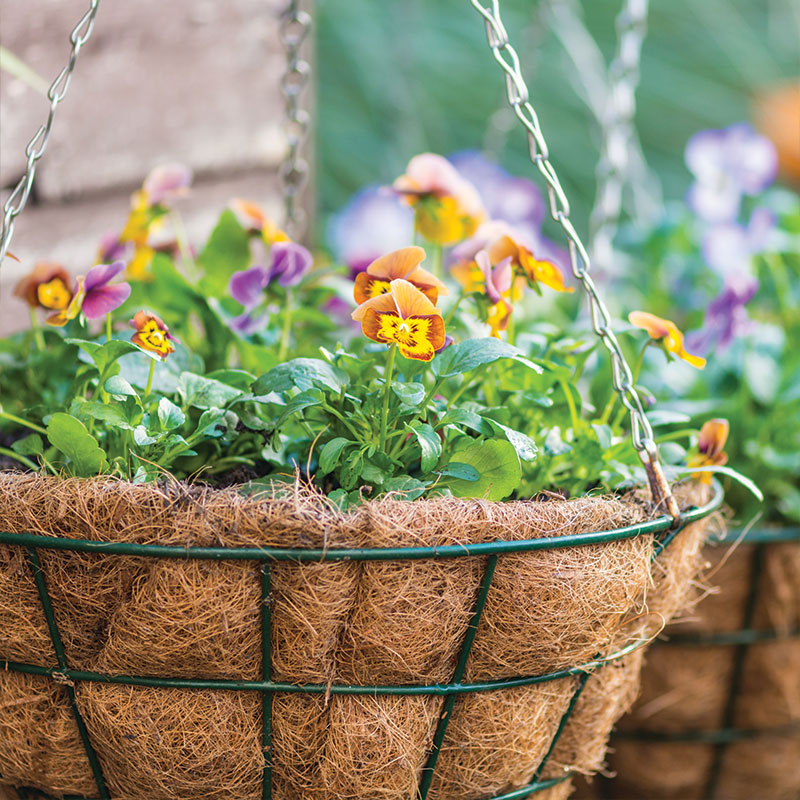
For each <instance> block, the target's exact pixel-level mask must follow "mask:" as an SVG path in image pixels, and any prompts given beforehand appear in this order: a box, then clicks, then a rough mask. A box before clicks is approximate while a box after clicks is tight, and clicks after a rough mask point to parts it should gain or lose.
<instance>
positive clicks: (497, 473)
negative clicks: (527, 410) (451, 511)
mask: <svg viewBox="0 0 800 800" xmlns="http://www.w3.org/2000/svg"><path fill="white" fill-rule="evenodd" d="M445 352H446V351H445ZM453 463H458V464H466V465H468V466H470V467H472V468H473V469H475V471H476V472H477V473H478V474H479V475H480V478H479V479H478V480H476V481H471V480H463V479H454V480H451V481H448V483H447V486H448V488H449V489H450V490H451V491H452V492H453V494H454V495H455V496H456V497H484V498H486V499H487V500H503V499H504V498H506V497H508V495H510V494H511V492H513V491H514V489H516V488H517V486H519V482H520V480H521V479H522V470H521V469H520V465H519V457H518V456H517V451H516V450H515V449H514V447H513V445H512V444H511V443H510V442H508V441H506V440H505V439H483V440H479V439H465V440H464V441H463V442H461V443H459V444H458V445H457V446H456V447H455V448H454V450H453V453H452V455H451V456H450V461H449V464H448V466H449V465H450V464H453Z"/></svg>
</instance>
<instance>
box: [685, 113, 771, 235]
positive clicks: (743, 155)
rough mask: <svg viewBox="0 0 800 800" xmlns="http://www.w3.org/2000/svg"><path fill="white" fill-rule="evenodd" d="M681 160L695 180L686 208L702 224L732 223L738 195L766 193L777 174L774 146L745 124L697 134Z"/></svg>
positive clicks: (738, 203) (738, 202)
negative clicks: (703, 221)
mask: <svg viewBox="0 0 800 800" xmlns="http://www.w3.org/2000/svg"><path fill="white" fill-rule="evenodd" d="M685 158H686V166H687V167H688V168H689V171H690V172H691V173H692V174H693V175H694V177H695V182H694V183H693V184H692V186H691V188H690V189H689V196H688V202H689V206H690V207H691V208H692V210H693V211H694V212H695V213H696V214H697V216H698V217H700V218H701V219H703V220H705V221H706V222H728V221H730V220H733V219H735V218H736V216H737V215H738V213H739V206H740V203H741V199H742V195H756V194H758V193H759V192H761V191H763V190H764V189H766V187H767V186H769V184H770V183H772V181H773V180H774V179H775V175H776V173H777V170H778V156H777V153H776V151H775V146H774V145H773V144H772V142H771V141H770V140H769V139H767V138H766V136H762V135H761V134H759V133H756V131H755V130H753V128H752V126H751V125H749V124H748V123H746V122H742V123H738V124H736V125H731V126H730V127H728V128H722V129H719V130H705V131H699V132H698V133H696V134H695V135H694V136H692V138H691V139H689V142H688V143H687V145H686V153H685Z"/></svg>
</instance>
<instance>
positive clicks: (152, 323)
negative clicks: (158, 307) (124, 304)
mask: <svg viewBox="0 0 800 800" xmlns="http://www.w3.org/2000/svg"><path fill="white" fill-rule="evenodd" d="M129 324H130V326H131V327H132V328H135V329H136V333H134V334H133V336H131V341H132V342H133V343H134V344H137V345H139V347H141V348H142V349H143V350H148V351H150V352H151V353H155V354H156V355H157V356H158V357H159V358H161V359H162V360H163V359H165V358H166V357H167V356H168V355H169V354H170V353H173V352H175V345H174V344H173V342H178V339H176V338H175V337H174V336H172V335H170V332H169V328H168V327H167V326H166V325H165V324H164V322H163V320H162V319H161V318H160V317H157V316H156V315H155V314H153V313H152V312H150V311H138V312H137V313H136V314H135V315H134V317H133V319H132V320H130V323H129Z"/></svg>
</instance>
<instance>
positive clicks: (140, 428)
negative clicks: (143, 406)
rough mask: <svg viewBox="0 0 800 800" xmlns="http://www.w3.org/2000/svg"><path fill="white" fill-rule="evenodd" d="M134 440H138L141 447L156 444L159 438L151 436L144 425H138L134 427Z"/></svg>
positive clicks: (137, 442)
mask: <svg viewBox="0 0 800 800" xmlns="http://www.w3.org/2000/svg"><path fill="white" fill-rule="evenodd" d="M133 441H134V442H136V444H137V445H139V447H147V446H148V445H151V444H155V443H156V442H157V441H158V439H157V438H156V437H155V436H151V435H150V434H149V433H148V432H147V428H145V426H144V425H137V426H136V427H135V428H134V429H133Z"/></svg>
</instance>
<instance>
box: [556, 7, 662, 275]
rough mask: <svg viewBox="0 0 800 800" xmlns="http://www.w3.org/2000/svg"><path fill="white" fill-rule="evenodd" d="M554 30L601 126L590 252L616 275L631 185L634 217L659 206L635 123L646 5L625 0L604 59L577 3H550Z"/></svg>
mask: <svg viewBox="0 0 800 800" xmlns="http://www.w3.org/2000/svg"><path fill="white" fill-rule="evenodd" d="M549 10H550V18H551V25H552V28H553V30H554V31H555V33H556V36H558V38H559V39H560V40H561V43H562V44H563V46H564V50H565V51H566V53H567V55H568V56H569V58H570V60H571V61H572V64H573V66H574V68H575V78H576V89H577V91H578V93H579V94H580V95H581V96H582V98H583V100H584V102H585V103H586V105H587V106H588V107H589V109H590V110H591V112H592V114H593V115H594V117H595V119H596V120H597V122H598V125H599V128H600V135H601V147H600V160H599V161H598V165H597V170H596V172H595V176H596V183H597V191H596V194H595V200H594V207H593V208H592V212H591V215H590V217H589V231H590V233H589V252H590V253H591V255H592V261H593V263H594V265H595V267H597V268H599V269H600V270H601V271H603V272H607V271H613V269H614V263H615V262H614V258H613V256H614V251H613V240H614V237H615V235H616V232H617V228H618V225H619V218H620V213H621V210H622V206H623V200H624V197H623V191H624V188H625V186H626V184H627V186H628V187H629V188H630V190H631V193H632V195H633V214H634V216H635V217H637V218H642V219H652V218H654V217H655V216H656V215H657V214H658V209H659V207H660V205H661V200H660V196H661V186H660V183H659V181H658V178H656V176H655V175H653V174H652V172H651V171H650V170H649V169H648V167H647V164H646V161H645V158H644V154H643V153H642V147H641V143H640V141H639V137H638V135H637V132H636V128H635V126H634V124H633V118H634V114H635V102H636V100H635V98H636V88H637V86H638V84H639V64H640V60H641V50H642V43H643V41H644V39H645V37H646V35H647V12H648V0H625V2H624V3H623V6H622V9H621V10H620V13H619V14H618V15H617V18H616V22H615V28H616V32H617V45H616V52H615V55H614V58H613V60H612V62H611V64H610V66H609V67H608V69H607V68H606V64H605V60H604V58H603V54H602V52H601V51H600V48H599V47H598V46H597V43H596V42H595V40H594V38H593V37H592V35H591V33H589V31H588V30H587V29H586V25H585V24H584V21H583V16H582V11H581V7H580V5H579V4H578V2H577V0H550V2H549Z"/></svg>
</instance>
